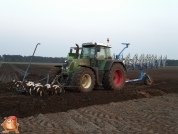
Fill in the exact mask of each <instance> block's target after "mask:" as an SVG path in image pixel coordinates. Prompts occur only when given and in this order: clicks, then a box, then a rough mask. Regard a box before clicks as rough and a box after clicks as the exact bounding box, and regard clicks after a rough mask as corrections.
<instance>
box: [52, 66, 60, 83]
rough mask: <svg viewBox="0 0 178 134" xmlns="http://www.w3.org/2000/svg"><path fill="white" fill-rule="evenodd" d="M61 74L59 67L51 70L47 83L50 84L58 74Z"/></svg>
mask: <svg viewBox="0 0 178 134" xmlns="http://www.w3.org/2000/svg"><path fill="white" fill-rule="evenodd" d="M61 72H62V69H61V67H54V68H52V69H51V71H50V73H49V83H52V82H53V80H54V78H55V77H56V75H58V74H60V73H61Z"/></svg>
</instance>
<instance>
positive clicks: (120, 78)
mask: <svg viewBox="0 0 178 134" xmlns="http://www.w3.org/2000/svg"><path fill="white" fill-rule="evenodd" d="M125 79H126V73H125V69H124V67H123V66H122V65H121V64H120V63H115V64H113V66H112V67H111V69H110V70H109V71H106V72H105V74H104V77H103V86H104V88H105V89H107V90H121V89H122V88H123V87H124V85H125Z"/></svg>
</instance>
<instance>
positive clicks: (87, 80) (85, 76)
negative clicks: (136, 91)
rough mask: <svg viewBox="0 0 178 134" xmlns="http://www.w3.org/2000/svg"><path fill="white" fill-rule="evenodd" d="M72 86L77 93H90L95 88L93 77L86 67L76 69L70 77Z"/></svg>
mask: <svg viewBox="0 0 178 134" xmlns="http://www.w3.org/2000/svg"><path fill="white" fill-rule="evenodd" d="M72 85H73V86H74V89H76V91H78V92H91V91H92V90H93V88H94V86H95V75H94V73H93V71H92V70H91V69H89V68H86V67H80V68H78V69H77V70H76V71H75V72H74V74H73V77H72Z"/></svg>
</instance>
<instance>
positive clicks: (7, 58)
mask: <svg viewBox="0 0 178 134" xmlns="http://www.w3.org/2000/svg"><path fill="white" fill-rule="evenodd" d="M30 58H31V56H21V55H2V56H1V55H0V61H4V62H29V61H30ZM65 60H66V58H64V57H41V56H34V57H33V59H32V62H40V63H63V62H64V61H65ZM166 64H167V66H178V60H169V59H168V60H167V61H166Z"/></svg>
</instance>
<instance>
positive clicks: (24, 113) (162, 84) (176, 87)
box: [0, 65, 178, 133]
mask: <svg viewBox="0 0 178 134" xmlns="http://www.w3.org/2000/svg"><path fill="white" fill-rule="evenodd" d="M16 67H17V66H16ZM18 68H20V69H22V70H23V67H22V66H21V67H20V65H19V66H18ZM24 68H25V67H24ZM41 68H42V66H36V67H34V68H31V70H29V72H33V73H35V74H37V77H39V76H41V75H43V76H45V73H46V72H48V71H49V68H51V66H46V67H44V68H43V69H41ZM41 70H43V71H41ZM45 70H46V71H45ZM35 71H36V72H35ZM145 71H146V72H148V74H149V75H150V76H151V77H152V78H153V80H154V84H153V85H152V86H145V85H143V83H133V84H126V86H125V88H124V90H123V91H120V92H118V91H107V90H94V91H92V92H90V93H74V92H66V93H65V94H61V95H60V96H49V97H47V98H44V97H42V98H41V97H39V96H25V95H22V94H17V93H16V92H9V91H7V90H6V88H7V86H6V85H4V84H1V88H0V107H1V109H0V115H1V116H2V117H5V116H9V115H15V116H17V117H18V118H24V117H29V116H34V115H35V116H34V117H29V118H31V119H32V120H37V121H39V123H40V124H42V126H40V127H43V125H44V126H48V125H49V126H50V125H52V128H51V129H49V130H46V129H47V128H46V129H44V127H43V129H44V130H46V132H47V131H53V132H56V130H57V129H56V127H57V126H58V125H59V126H60V127H59V128H61V129H59V131H61V132H64V131H65V132H69V133H71V132H76V133H79V132H80V131H79V130H81V132H82V133H84V131H87V133H90V131H92V130H93V133H94V132H95V133H97V130H98V129H96V128H103V129H101V130H100V129H99V131H100V132H103V133H105V132H106V133H107V131H109V128H108V130H104V128H105V127H106V126H110V129H112V130H113V132H118V131H119V130H120V129H121V128H123V126H124V125H121V124H120V118H123V117H124V116H125V117H124V120H128V122H129V120H130V122H134V120H137V123H135V125H137V126H139V125H140V126H143V125H144V120H148V119H147V118H151V117H146V116H147V115H149V114H147V115H145V116H144V115H143V116H144V117H143V118H141V117H140V116H138V115H142V114H141V113H142V112H144V113H145V112H146V113H147V112H149V111H150V110H151V111H150V112H151V113H152V114H153V113H154V112H158V113H159V110H161V111H160V117H159V114H158V115H154V116H155V118H157V117H158V118H160V119H155V118H154V119H153V122H156V124H157V126H160V127H161V126H164V127H165V128H168V127H169V129H167V131H166V132H167V133H169V132H168V130H170V133H171V132H178V130H177V129H175V126H176V125H175V123H176V124H178V122H177V116H175V120H174V121H172V118H174V114H170V115H169V116H170V118H168V119H170V120H167V119H165V118H162V117H163V115H162V114H164V111H163V110H164V109H165V108H164V107H170V111H169V108H168V110H166V112H168V113H171V111H172V112H175V111H174V110H176V112H178V110H177V105H176V104H174V103H173V102H174V101H175V102H177V98H178V96H177V94H174V95H172V97H173V99H172V100H169V99H171V97H168V98H166V99H165V97H164V96H163V97H162V98H163V100H162V99H160V100H159V99H158V100H157V99H156V100H154V99H155V98H152V97H153V96H157V95H159V96H160V95H166V94H167V93H178V82H177V80H178V67H167V68H164V69H153V70H145ZM39 73H40V74H39ZM0 74H2V70H0ZM16 74H17V76H19V73H17V72H16ZM38 74H39V75H38ZM31 75H33V74H31ZM127 76H128V77H129V78H136V77H137V76H138V71H130V72H129V73H128V75H127ZM31 78H32V77H30V75H29V79H31ZM166 96H167V95H166ZM168 96H169V95H168ZM138 98H152V99H153V100H154V103H155V104H154V103H153V102H152V103H153V104H154V105H153V106H152V103H151V104H149V105H148V106H147V105H145V107H143V109H142V110H141V111H142V112H140V111H139V112H140V113H138V115H137V114H135V112H136V113H137V110H138V109H139V106H140V105H141V103H136V102H134V101H133V100H132V99H138ZM156 98H157V97H156ZM158 98H159V97H158ZM152 99H148V100H152ZM126 100H131V101H129V103H131V104H132V102H134V103H135V104H134V109H133V108H132V107H130V104H126V102H125V101H126ZM144 100H145V99H144ZM146 100H147V99H146ZM123 101H124V102H123ZM135 101H138V102H139V101H141V102H142V99H140V100H135ZM162 101H163V102H162ZM165 101H170V102H171V103H166V102H165ZM111 102H123V103H118V104H119V106H117V104H114V103H111ZM108 103H111V104H113V106H116V107H117V108H116V109H115V110H114V109H113V110H112V111H109V110H108V111H107V112H108V113H107V112H106V111H105V112H103V116H108V114H109V113H113V112H114V114H116V113H115V112H117V110H121V109H123V111H118V112H117V113H118V115H117V114H116V115H115V116H117V117H119V118H116V119H113V120H112V121H113V122H114V123H113V122H112V123H111V125H109V124H108V123H107V121H105V120H104V121H103V120H102V119H105V117H104V118H103V117H102V116H101V117H98V116H99V115H100V114H101V113H102V112H101V111H100V110H101V109H99V110H98V107H100V106H94V107H93V108H94V109H96V110H98V112H99V113H93V114H94V115H93V116H94V117H93V118H92V117H90V113H92V110H91V111H90V110H88V113H87V112H86V113H87V114H86V115H89V116H87V117H84V118H85V119H86V120H87V119H88V120H89V121H90V119H91V120H93V121H94V125H93V123H90V122H89V123H86V122H85V119H82V116H86V115H78V113H77V111H75V110H72V109H77V108H82V107H87V106H92V105H100V104H108ZM146 103H147V101H146ZM148 103H150V102H149V101H148ZM111 104H108V106H105V108H104V109H106V108H107V107H109V106H110V105H111ZM121 104H124V105H123V107H122V108H120V106H121ZM144 104H145V103H144ZM163 104H165V105H163ZM171 104H172V105H171ZM128 105H129V106H128ZM155 105H156V106H155ZM137 106H138V107H137ZM118 107H119V108H120V109H119V108H118ZM124 107H125V108H127V109H125V108H124ZM171 107H175V109H173V108H171ZM93 108H92V107H90V108H89V109H93ZM156 108H157V109H156ZM84 109H85V108H84ZM104 109H103V110H104ZM111 109H112V108H111ZM144 109H145V110H144ZM68 110H72V111H68ZM133 110H136V111H135V112H134V113H132V111H133ZM155 110H156V111H155ZM67 111H68V112H67ZM79 111H80V113H83V112H84V113H85V110H84V111H83V112H81V109H80V110H79ZM56 112H62V113H58V114H49V113H56ZM63 112H67V113H63ZM70 112H72V113H70ZM120 112H121V113H123V114H121V113H120ZM129 112H131V113H129ZM166 112H165V113H166ZM40 113H41V114H45V115H41V114H40ZM46 113H48V114H47V115H46ZM84 113H83V114H84ZM168 113H167V114H168ZM38 114H40V115H38ZM68 114H70V117H75V118H76V119H77V118H81V119H82V120H84V125H81V124H80V123H81V122H80V119H78V120H79V121H75V120H74V119H71V120H70V119H69V118H68V116H69V115H68ZM105 114H106V115H105ZM124 114H125V115H124ZM152 114H151V115H152ZM63 115H66V116H67V117H63ZM130 115H132V116H130ZM151 115H150V116H151ZM49 116H50V117H51V118H48V117H49ZM58 116H60V117H61V118H60V117H58ZM110 116H111V115H110V114H109V117H110ZM115 116H114V117H112V118H115ZM127 116H128V117H127ZM96 117H97V118H96ZM109 117H108V118H109ZM139 117H140V119H139ZM43 118H44V120H43ZM55 118H59V119H58V120H60V121H61V122H62V119H63V120H64V119H66V121H69V122H67V123H69V124H66V123H65V122H62V123H63V124H66V125H68V126H69V125H74V124H77V123H78V124H79V126H78V127H77V126H75V125H74V126H73V127H74V128H76V129H77V128H78V130H73V129H74V128H73V129H72V128H71V127H72V126H69V128H67V126H66V125H62V124H59V123H60V122H57V126H55V125H54V124H53V123H47V122H48V120H51V119H52V120H54V119H55ZM94 118H95V119H94ZM25 119H27V118H24V119H19V122H20V121H24V120H25ZM150 120H151V119H150ZM154 120H155V121H154ZM159 120H160V121H159ZM70 121H71V122H70ZM32 122H33V121H32ZM32 122H30V121H28V122H27V124H28V123H32ZM76 122H77V123H76ZM108 122H110V120H108ZM162 122H164V123H162ZM20 123H21V124H22V122H20ZM73 123H74V124H73ZM103 123H104V124H103ZM168 123H169V124H168ZM102 124H103V126H102ZM113 124H117V125H118V126H113ZM119 124H120V125H119ZM153 124H154V123H153ZM167 124H168V125H167ZM171 124H172V125H173V126H172V127H171ZM24 125H25V124H24ZM80 125H81V126H80ZM100 125H101V126H100ZM147 125H148V126H149V125H150V126H152V122H150V123H148V124H147ZM147 125H146V126H147ZM93 126H95V127H96V128H91V130H88V129H87V128H86V127H93ZM126 126H127V125H126ZM131 126H132V127H131ZM40 127H39V129H40ZM119 127H121V128H119ZM152 127H153V126H152ZM176 127H177V126H176ZM126 128H127V129H128V130H127V131H126V132H128V133H129V130H130V133H132V132H131V131H135V132H140V133H141V132H146V131H147V130H146V128H147V127H145V130H142V129H141V128H139V129H138V130H137V129H134V124H133V123H131V124H130V125H128V127H126ZM177 128H178V127H177ZM148 129H149V130H150V133H152V132H154V133H155V132H159V131H160V132H164V131H165V130H164V129H163V128H162V129H161V130H160V129H159V128H154V127H153V128H152V130H151V129H150V127H148ZM156 129H159V131H158V130H157V131H155V130H156ZM27 130H28V131H33V132H35V131H36V130H35V129H33V128H32V126H31V127H29V128H27V127H26V129H25V128H24V129H23V128H21V131H27ZM95 130H96V131H95ZM37 131H38V130H37ZM99 131H98V132H99ZM121 131H122V132H123V133H125V131H123V130H121ZM109 132H112V131H109ZM25 133H26V132H25ZM49 133H50V132H49Z"/></svg>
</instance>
